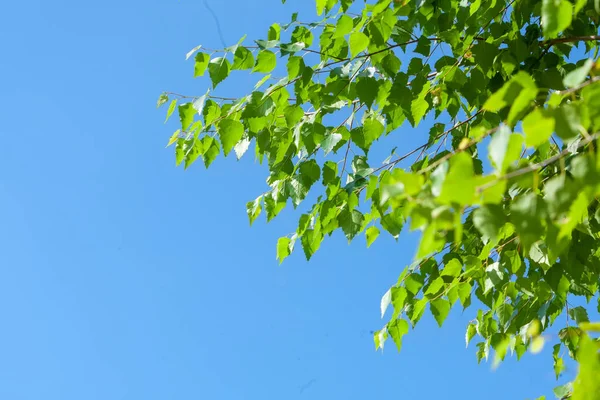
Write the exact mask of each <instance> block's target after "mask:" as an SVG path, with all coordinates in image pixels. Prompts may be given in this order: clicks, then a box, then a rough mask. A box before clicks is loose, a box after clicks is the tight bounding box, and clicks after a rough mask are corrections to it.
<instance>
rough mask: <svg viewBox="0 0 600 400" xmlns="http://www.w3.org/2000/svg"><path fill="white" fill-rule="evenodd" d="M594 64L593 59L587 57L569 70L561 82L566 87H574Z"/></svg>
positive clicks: (585, 76)
mask: <svg viewBox="0 0 600 400" xmlns="http://www.w3.org/2000/svg"><path fill="white" fill-rule="evenodd" d="M593 66H594V60H592V59H590V58H588V59H587V60H585V62H584V63H583V65H582V66H581V67H579V68H576V69H574V70H573V71H571V72H569V73H568V74H567V75H566V76H565V78H564V79H563V83H564V85H565V86H566V87H568V88H574V87H577V86H579V85H581V84H582V83H583V81H585V78H587V76H588V75H589V74H590V70H591V69H592V67H593Z"/></svg>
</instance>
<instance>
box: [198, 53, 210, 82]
mask: <svg viewBox="0 0 600 400" xmlns="http://www.w3.org/2000/svg"><path fill="white" fill-rule="evenodd" d="M209 61H210V56H209V55H208V54H206V53H196V58H195V62H194V78H196V77H198V76H202V75H204V72H206V67H208V62H209Z"/></svg>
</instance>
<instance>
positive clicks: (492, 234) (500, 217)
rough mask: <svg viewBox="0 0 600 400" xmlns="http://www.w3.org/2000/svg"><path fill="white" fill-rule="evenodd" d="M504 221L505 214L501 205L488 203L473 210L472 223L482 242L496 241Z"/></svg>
mask: <svg viewBox="0 0 600 400" xmlns="http://www.w3.org/2000/svg"><path fill="white" fill-rule="evenodd" d="M505 223H506V216H505V212H504V209H503V208H502V206H499V205H494V204H489V205H484V206H481V207H480V208H478V209H477V210H475V211H474V212H473V225H475V227H476V228H477V230H478V231H479V232H480V233H481V234H482V238H481V239H482V240H483V242H484V243H487V242H489V241H491V242H492V243H496V239H497V238H498V233H499V232H500V229H501V228H502V227H503V226H504V224H505Z"/></svg>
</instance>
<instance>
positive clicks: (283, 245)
mask: <svg viewBox="0 0 600 400" xmlns="http://www.w3.org/2000/svg"><path fill="white" fill-rule="evenodd" d="M291 243H292V241H291V240H290V238H288V237H285V236H284V237H281V238H279V240H278V241H277V259H278V260H279V264H281V263H282V262H283V260H285V259H286V258H287V257H288V256H289V255H290V254H292V248H291Z"/></svg>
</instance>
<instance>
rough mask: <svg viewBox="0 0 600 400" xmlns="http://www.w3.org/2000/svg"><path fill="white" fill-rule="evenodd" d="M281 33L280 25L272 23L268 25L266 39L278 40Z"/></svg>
mask: <svg viewBox="0 0 600 400" xmlns="http://www.w3.org/2000/svg"><path fill="white" fill-rule="evenodd" d="M280 34H281V26H279V24H278V23H274V24H273V25H271V26H270V27H269V33H268V34H267V39H268V40H279V35H280Z"/></svg>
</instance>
